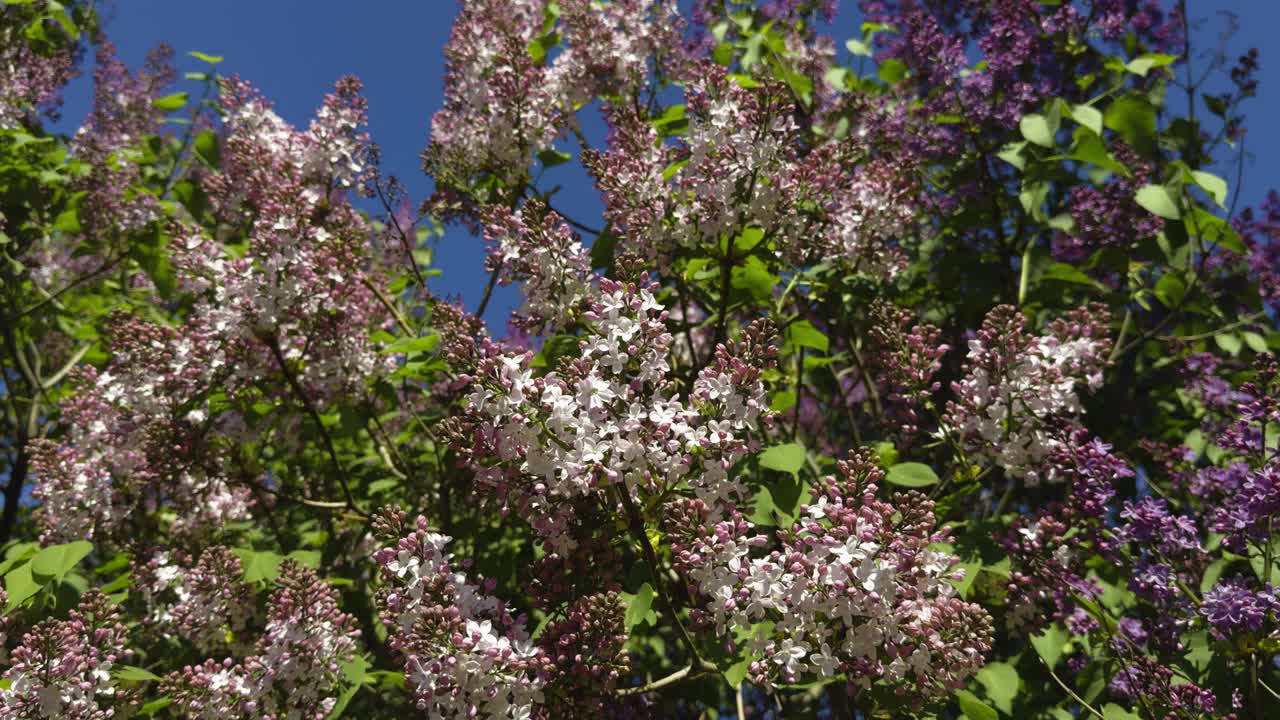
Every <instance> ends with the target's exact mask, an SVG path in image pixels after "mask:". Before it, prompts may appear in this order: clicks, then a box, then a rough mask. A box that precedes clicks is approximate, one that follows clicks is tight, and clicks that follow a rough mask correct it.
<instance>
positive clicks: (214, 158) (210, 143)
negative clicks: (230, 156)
mask: <svg viewBox="0 0 1280 720" xmlns="http://www.w3.org/2000/svg"><path fill="white" fill-rule="evenodd" d="M195 149H196V155H197V156H199V157H200V159H201V160H204V161H205V162H206V163H208V164H209V166H210V167H215V168H216V167H218V161H219V159H220V158H221V154H220V150H219V147H218V134H217V133H215V132H214V131H212V130H204V131H201V132H200V133H198V134H197V135H196V139H195Z"/></svg>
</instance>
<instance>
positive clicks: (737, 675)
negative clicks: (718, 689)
mask: <svg viewBox="0 0 1280 720" xmlns="http://www.w3.org/2000/svg"><path fill="white" fill-rule="evenodd" d="M750 667H751V658H746V659H744V660H741V661H739V662H736V663H734V664H732V665H730V666H729V667H728V668H727V669H726V670H725V671H724V679H725V682H728V683H729V686H730V687H732V688H733V689H735V690H736V689H738V687H739V686H741V685H742V681H743V680H746V679H747V670H748V668H750Z"/></svg>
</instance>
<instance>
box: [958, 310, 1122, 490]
mask: <svg viewBox="0 0 1280 720" xmlns="http://www.w3.org/2000/svg"><path fill="white" fill-rule="evenodd" d="M1108 323H1109V319H1108V317H1107V313H1106V311H1105V309H1102V308H1100V307H1090V308H1084V309H1080V310H1077V311H1074V312H1072V313H1070V314H1069V315H1067V316H1066V317H1064V318H1062V319H1059V320H1055V321H1053V322H1052V323H1050V324H1049V325H1048V327H1047V328H1046V332H1045V334H1043V335H1031V334H1029V333H1028V332H1027V330H1026V320H1025V319H1024V318H1023V316H1022V314H1021V313H1020V312H1019V311H1018V309H1017V308H1014V307H1012V306H1008V305H1004V306H1000V307H997V308H995V309H993V310H992V311H991V312H990V313H988V314H987V317H986V319H985V320H984V322H983V324H982V328H981V329H980V330H978V332H977V334H976V336H975V337H973V338H972V339H971V340H969V353H968V356H967V358H966V362H965V368H964V377H963V378H962V379H961V380H959V381H957V382H956V383H954V384H953V386H952V391H953V392H954V393H955V395H956V399H955V400H953V401H951V402H950V403H948V405H947V412H946V416H945V418H944V427H943V429H942V431H941V432H943V433H944V434H954V435H955V436H956V437H958V438H959V439H960V441H961V442H963V444H964V447H965V451H966V453H969V454H970V455H971V458H972V459H974V460H986V461H990V462H992V463H994V464H996V465H998V466H1000V467H1001V468H1003V469H1004V471H1005V472H1006V473H1008V474H1009V475H1010V476H1011V477H1015V478H1019V479H1021V480H1023V481H1024V482H1026V483H1027V484H1028V485H1037V484H1039V483H1040V482H1041V481H1056V480H1059V478H1057V477H1055V476H1054V474H1053V473H1052V471H1050V472H1048V473H1046V472H1045V469H1044V463H1045V460H1046V459H1047V458H1048V457H1049V455H1050V454H1051V453H1052V452H1053V450H1054V449H1055V448H1057V447H1059V446H1060V445H1061V443H1062V440H1061V438H1060V437H1059V436H1060V435H1061V432H1062V431H1061V430H1060V429H1059V428H1058V427H1056V425H1060V424H1062V423H1066V424H1070V423H1071V422H1073V421H1074V420H1075V419H1076V418H1077V417H1078V416H1079V414H1080V413H1081V412H1082V408H1081V405H1080V397H1079V395H1078V394H1077V392H1076V387H1077V386H1078V385H1084V386H1085V387H1087V388H1089V389H1096V388H1097V387H1098V386H1099V385H1101V384H1102V370H1103V368H1104V367H1106V364H1107V357H1108V354H1109V353H1110V350H1111V341H1110V339H1109V329H1108Z"/></svg>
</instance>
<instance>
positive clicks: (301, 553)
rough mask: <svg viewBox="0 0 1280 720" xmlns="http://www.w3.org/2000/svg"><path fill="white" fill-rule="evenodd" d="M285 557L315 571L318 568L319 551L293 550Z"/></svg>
mask: <svg viewBox="0 0 1280 720" xmlns="http://www.w3.org/2000/svg"><path fill="white" fill-rule="evenodd" d="M285 557H287V558H289V559H290V560H292V561H294V562H296V563H298V564H299V565H303V566H306V567H309V568H311V569H312V570H316V569H318V568H319V567H320V551H319V550H294V551H293V552H291V553H289V554H288V555H286V556H285Z"/></svg>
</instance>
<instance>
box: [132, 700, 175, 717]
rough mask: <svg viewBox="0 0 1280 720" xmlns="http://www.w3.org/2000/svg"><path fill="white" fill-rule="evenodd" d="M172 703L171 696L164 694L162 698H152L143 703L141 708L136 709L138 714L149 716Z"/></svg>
mask: <svg viewBox="0 0 1280 720" xmlns="http://www.w3.org/2000/svg"><path fill="white" fill-rule="evenodd" d="M172 704H173V698H171V697H167V696H166V697H162V698H156V699H155V700H152V701H151V702H149V703H147V704H146V705H143V706H142V709H140V710H139V711H138V714H139V715H144V716H147V717H150V716H152V715H155V714H156V713H158V712H160V711H161V710H163V709H165V708H167V707H169V706H170V705H172Z"/></svg>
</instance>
